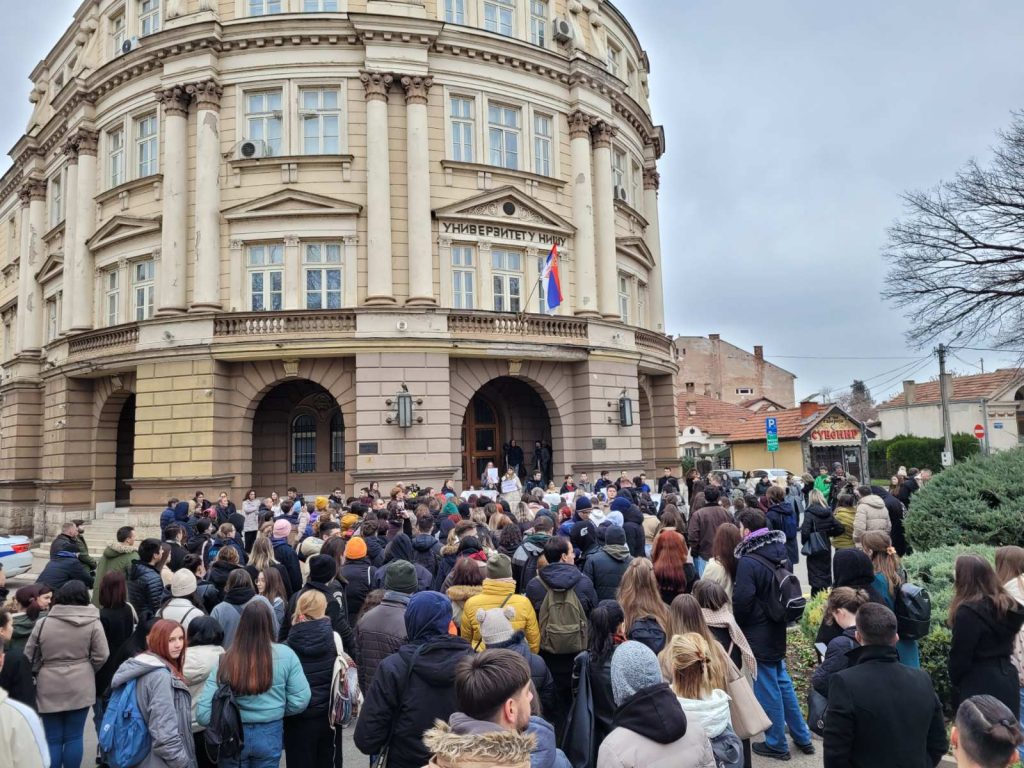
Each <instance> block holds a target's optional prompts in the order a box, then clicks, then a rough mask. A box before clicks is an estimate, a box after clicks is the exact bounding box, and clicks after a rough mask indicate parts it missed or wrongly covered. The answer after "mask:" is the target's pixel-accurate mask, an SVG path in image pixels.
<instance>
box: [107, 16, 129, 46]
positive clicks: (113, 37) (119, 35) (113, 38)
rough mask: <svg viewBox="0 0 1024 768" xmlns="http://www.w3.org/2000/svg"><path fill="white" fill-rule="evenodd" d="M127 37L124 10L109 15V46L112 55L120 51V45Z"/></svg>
mask: <svg viewBox="0 0 1024 768" xmlns="http://www.w3.org/2000/svg"><path fill="white" fill-rule="evenodd" d="M127 39H128V27H127V26H126V25H125V21H124V10H122V11H121V12H120V13H118V14H117V15H116V16H111V17H110V47H111V49H112V53H113V55H114V56H117V55H118V54H120V53H121V46H122V45H124V41H125V40H127Z"/></svg>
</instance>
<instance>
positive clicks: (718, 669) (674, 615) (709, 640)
mask: <svg viewBox="0 0 1024 768" xmlns="http://www.w3.org/2000/svg"><path fill="white" fill-rule="evenodd" d="M697 584H700V582H699V581H698V582H697ZM719 588H720V587H719ZM668 612H669V628H670V632H669V635H671V636H672V637H677V636H679V635H685V634H691V633H692V634H698V635H700V636H701V637H702V638H704V642H705V643H706V644H707V646H708V648H710V649H711V652H710V654H709V661H708V672H709V674H710V676H711V679H712V681H713V682H715V685H714V687H715V688H722V689H723V690H724V689H725V680H726V671H727V670H728V669H729V665H728V662H727V661H726V655H725V649H724V648H723V647H722V646H721V644H720V643H719V642H718V641H717V640H715V637H714V635H712V634H711V630H710V629H709V628H708V624H707V622H706V621H705V620H704V611H703V610H701V607H700V603H699V602H698V601H697V598H696V597H694V596H693V595H677V596H676V599H675V600H673V601H672V605H671V606H669V609H668ZM667 649H668V645H666V646H665V649H664V650H662V653H665V651H666V650H667ZM662 662H663V667H662V668H663V670H664V671H665V676H666V677H667V678H668V679H670V680H671V679H672V674H671V666H664V664H665V663H666V662H665V660H664V659H662ZM719 683H721V685H719ZM690 698H699V697H690Z"/></svg>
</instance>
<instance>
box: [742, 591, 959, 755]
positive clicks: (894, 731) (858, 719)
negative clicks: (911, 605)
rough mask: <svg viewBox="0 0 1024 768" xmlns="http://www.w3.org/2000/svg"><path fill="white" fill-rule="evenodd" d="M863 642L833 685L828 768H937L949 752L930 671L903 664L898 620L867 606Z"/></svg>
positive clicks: (862, 615)
mask: <svg viewBox="0 0 1024 768" xmlns="http://www.w3.org/2000/svg"><path fill="white" fill-rule="evenodd" d="M857 639H858V641H860V644H861V647H860V648H857V649H855V650H853V651H850V653H849V654H848V657H849V660H850V667H849V668H848V669H844V670H843V671H841V672H837V673H836V674H834V675H833V676H832V678H831V680H830V682H829V693H828V710H827V712H826V716H825V736H824V741H825V768H878V766H890V765H915V766H928V765H938V764H939V761H940V760H941V759H942V756H943V755H945V754H946V749H947V747H948V746H949V744H948V742H947V740H946V728H945V726H944V724H943V720H942V705H941V704H940V703H939V698H938V696H936V695H935V688H934V687H933V686H932V681H931V678H930V677H929V676H928V673H927V672H925V671H924V670H921V669H913V668H911V667H908V666H905V665H903V664H900V663H899V662H900V659H899V655H898V654H897V653H896V648H895V645H896V639H897V637H896V616H895V614H893V612H892V611H890V610H889V609H888V608H887V607H885V606H884V605H878V604H877V603H868V604H867V605H864V606H862V607H861V609H860V610H859V611H857ZM760 676H761V667H760V664H758V677H760Z"/></svg>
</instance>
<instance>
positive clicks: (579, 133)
mask: <svg viewBox="0 0 1024 768" xmlns="http://www.w3.org/2000/svg"><path fill="white" fill-rule="evenodd" d="M593 124H594V118H592V117H591V116H590V115H588V114H587V113H586V112H581V111H580V110H578V109H577V110H576V111H575V112H571V113H570V114H569V137H570V138H572V139H588V140H589V139H590V129H591V126H592V125H593Z"/></svg>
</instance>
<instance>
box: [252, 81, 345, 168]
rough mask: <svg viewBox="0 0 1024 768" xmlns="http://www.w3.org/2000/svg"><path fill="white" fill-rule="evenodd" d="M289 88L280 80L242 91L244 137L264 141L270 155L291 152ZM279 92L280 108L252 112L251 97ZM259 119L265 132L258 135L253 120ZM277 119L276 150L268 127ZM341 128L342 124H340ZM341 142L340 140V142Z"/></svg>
mask: <svg viewBox="0 0 1024 768" xmlns="http://www.w3.org/2000/svg"><path fill="white" fill-rule="evenodd" d="M287 89H288V83H286V82H280V83H278V84H277V85H267V86H259V87H253V88H246V89H244V90H243V91H242V98H241V100H240V101H241V107H242V123H241V125H243V126H244V133H243V137H244V138H245V139H246V140H249V141H262V142H263V143H264V145H265V146H266V147H267V150H268V151H267V156H268V157H282V156H285V155H288V154H289V141H288V140H289V136H288V132H287V126H288V120H286V119H285V104H287V103H288V102H287V97H286V91H287ZM274 94H277V96H278V108H277V109H265V110H264V111H261V112H250V111H249V99H250V98H251V97H253V96H272V95H274ZM253 120H259V121H262V122H263V127H262V128H261V129H260V130H261V132H262V133H263V135H262V136H259V137H256V136H254V135H253V133H252V130H251V128H252V124H251V123H252V121H253ZM273 120H276V121H277V124H278V137H277V139H276V141H277V142H278V148H277V150H276V151H274V149H273V147H272V146H271V141H272V140H271V139H268V138H267V135H266V134H267V127H268V125H269V121H273ZM339 123H340V121H339ZM339 130H340V125H339ZM339 143H340V142H339Z"/></svg>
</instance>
